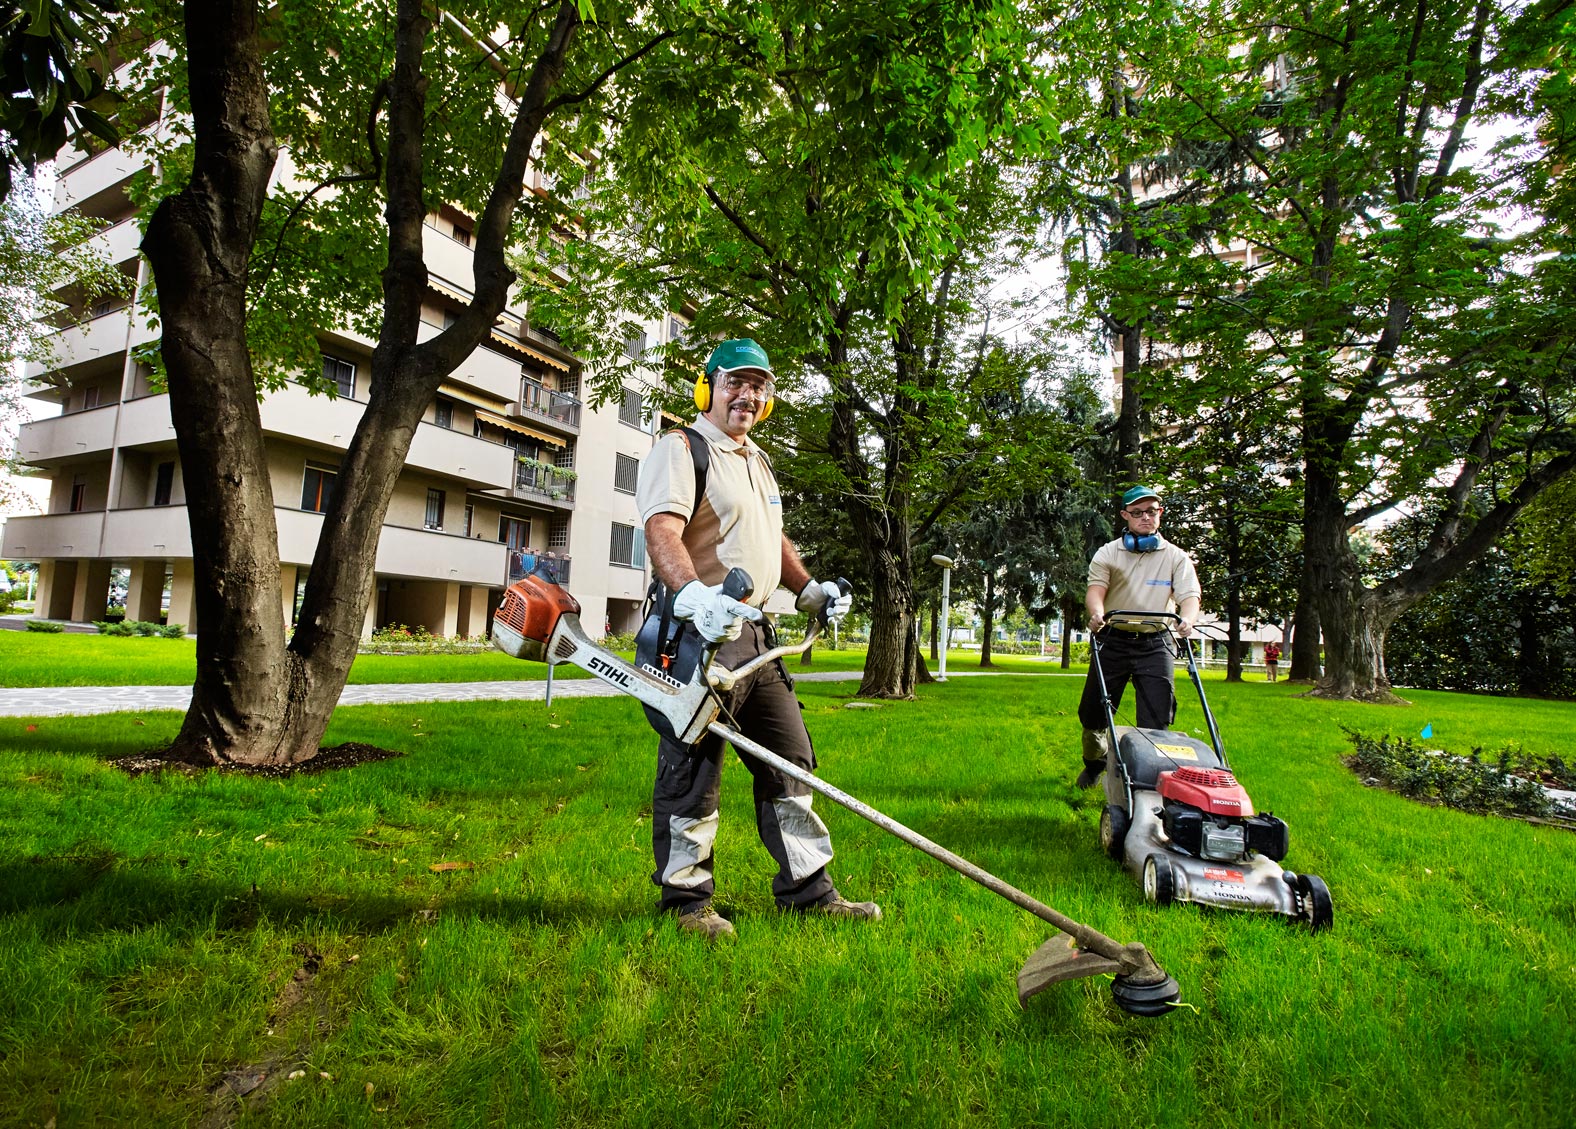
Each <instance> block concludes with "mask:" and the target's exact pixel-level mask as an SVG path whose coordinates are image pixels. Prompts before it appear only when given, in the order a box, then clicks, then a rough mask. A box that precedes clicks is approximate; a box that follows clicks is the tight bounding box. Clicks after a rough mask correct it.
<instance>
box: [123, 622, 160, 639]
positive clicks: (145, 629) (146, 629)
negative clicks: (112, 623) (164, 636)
mask: <svg viewBox="0 0 1576 1129" xmlns="http://www.w3.org/2000/svg"><path fill="white" fill-rule="evenodd" d="M126 625H127V626H128V627H130V628H131V629H132V630H133V631H135V632H136V633H137V634H138V635H157V634H158V633H159V625H158V624H156V623H149V622H148V621H147V620H145V619H132V620H127V622H126Z"/></svg>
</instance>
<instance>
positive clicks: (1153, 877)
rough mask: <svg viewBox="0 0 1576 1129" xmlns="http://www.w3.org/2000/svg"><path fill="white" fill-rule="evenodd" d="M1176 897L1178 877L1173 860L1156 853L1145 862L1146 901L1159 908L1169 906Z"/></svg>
mask: <svg viewBox="0 0 1576 1129" xmlns="http://www.w3.org/2000/svg"><path fill="white" fill-rule="evenodd" d="M1176 896H1177V876H1176V872H1175V871H1174V870H1172V869H1171V860H1170V859H1168V858H1167V857H1166V856H1165V855H1163V854H1161V853H1160V852H1159V851H1156V852H1155V853H1154V854H1152V855H1150V856H1149V857H1148V858H1146V859H1145V860H1144V899H1145V900H1146V901H1150V902H1153V903H1154V904H1155V905H1157V906H1168V905H1170V904H1171V903H1172V902H1174V901H1175V900H1176Z"/></svg>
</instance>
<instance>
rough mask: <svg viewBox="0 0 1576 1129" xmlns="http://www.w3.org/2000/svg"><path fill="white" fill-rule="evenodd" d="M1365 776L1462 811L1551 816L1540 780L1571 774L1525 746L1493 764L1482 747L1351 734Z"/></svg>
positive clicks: (1509, 751) (1355, 756) (1511, 748)
mask: <svg viewBox="0 0 1576 1129" xmlns="http://www.w3.org/2000/svg"><path fill="white" fill-rule="evenodd" d="M1346 737H1347V740H1349V741H1351V743H1352V747H1353V749H1354V752H1353V753H1352V757H1351V763H1352V765H1353V767H1355V768H1356V769H1357V770H1358V771H1359V772H1362V773H1363V774H1365V775H1366V776H1368V777H1369V778H1371V779H1374V780H1377V781H1379V782H1380V783H1383V784H1385V785H1386V786H1387V787H1389V788H1391V789H1393V790H1394V791H1396V792H1399V793H1400V794H1401V795H1403V796H1408V797H1411V798H1412V799H1420V800H1432V801H1434V802H1436V803H1440V804H1444V805H1445V806H1446V807H1451V808H1457V809H1459V810H1461V811H1472V812H1487V813H1498V814H1505V815H1530V816H1546V815H1548V814H1549V813H1550V810H1551V803H1550V800H1549V797H1548V794H1547V793H1546V792H1544V790H1543V788H1542V786H1541V785H1540V784H1539V783H1538V780H1539V779H1541V778H1543V777H1546V776H1549V775H1551V774H1552V775H1554V776H1555V777H1556V779H1558V778H1559V777H1561V776H1569V775H1570V766H1568V765H1566V764H1565V762H1564V761H1561V760H1559V758H1557V757H1556V758H1550V760H1549V761H1547V762H1541V763H1540V762H1539V760H1538V759H1537V758H1536V757H1533V756H1530V755H1529V754H1528V753H1526V752H1525V751H1524V750H1523V749H1522V748H1521V746H1519V745H1514V744H1509V745H1506V746H1505V747H1504V748H1502V749H1501V750H1500V751H1499V754H1498V756H1497V757H1495V758H1494V759H1493V761H1492V762H1485V761H1484V760H1483V758H1482V755H1481V754H1482V752H1483V750H1482V749H1480V748H1479V749H1473V750H1472V752H1471V753H1470V754H1468V755H1467V756H1464V757H1463V756H1458V755H1454V754H1451V753H1447V752H1444V751H1439V750H1431V749H1422V748H1419V747H1418V745H1417V742H1416V741H1414V740H1413V739H1412V738H1410V737H1394V738H1392V737H1391V736H1390V735H1389V734H1388V733H1386V734H1385V735H1384V736H1382V737H1380V738H1378V739H1375V738H1372V737H1368V736H1366V735H1364V734H1362V733H1359V732H1357V731H1356V730H1354V729H1347V730H1346Z"/></svg>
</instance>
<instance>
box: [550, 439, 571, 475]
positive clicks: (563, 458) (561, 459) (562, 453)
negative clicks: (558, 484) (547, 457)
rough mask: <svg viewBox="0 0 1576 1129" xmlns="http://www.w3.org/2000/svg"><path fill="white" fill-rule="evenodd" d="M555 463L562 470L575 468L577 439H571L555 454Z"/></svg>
mask: <svg viewBox="0 0 1576 1129" xmlns="http://www.w3.org/2000/svg"><path fill="white" fill-rule="evenodd" d="M553 465H554V466H555V467H558V468H559V469H560V470H573V469H574V466H575V441H574V440H573V439H571V440H570V441H569V442H567V443H565V444H564V445H563V446H562V447H560V448H558V451H557V452H556V453H555V454H554V455H553Z"/></svg>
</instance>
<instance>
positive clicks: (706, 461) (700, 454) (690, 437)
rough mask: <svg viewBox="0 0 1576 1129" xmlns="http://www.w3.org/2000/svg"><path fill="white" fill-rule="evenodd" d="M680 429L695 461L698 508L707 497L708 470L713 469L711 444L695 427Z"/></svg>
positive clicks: (696, 504) (696, 502) (696, 501)
mask: <svg viewBox="0 0 1576 1129" xmlns="http://www.w3.org/2000/svg"><path fill="white" fill-rule="evenodd" d="M678 430H679V433H680V434H681V435H683V437H684V446H686V447H688V448H689V453H690V458H691V459H692V460H693V461H694V463H695V508H696V509H697V510H698V509H700V503H701V500H702V499H703V498H705V497H706V472H707V471H708V470H710V469H711V444H710V443H708V442H706V437H705V436H704V435H702V434H701V433H700V432H698V431H696V430H695V429H694V428H693V427H681V428H679V429H678Z"/></svg>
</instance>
